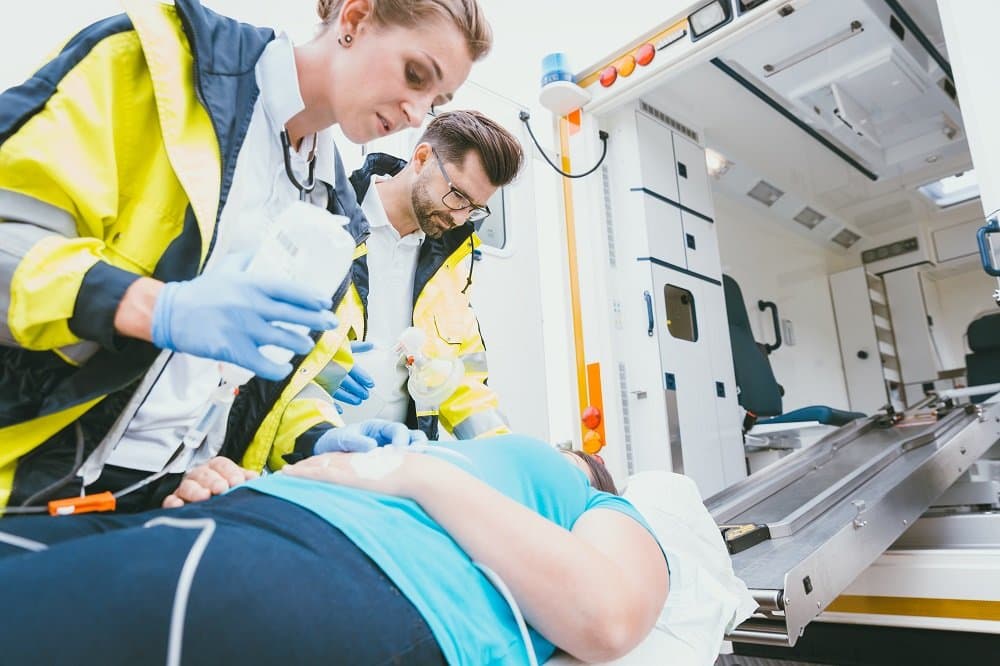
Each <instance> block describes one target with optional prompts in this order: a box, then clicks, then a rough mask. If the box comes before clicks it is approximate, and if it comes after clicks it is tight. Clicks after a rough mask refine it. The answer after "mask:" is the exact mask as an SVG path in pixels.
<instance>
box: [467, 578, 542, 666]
mask: <svg viewBox="0 0 1000 666" xmlns="http://www.w3.org/2000/svg"><path fill="white" fill-rule="evenodd" d="M472 563H473V564H475V565H476V567H477V568H478V569H479V570H480V571H482V572H483V575H484V576H486V579H487V580H489V581H490V582H491V583H493V586H494V587H495V588H497V591H498V592H499V593H500V596H502V597H503V599H504V601H506V602H507V605H508V606H510V610H511V612H512V613H513V614H514V621H516V622H517V628H518V629H519V630H520V631H521V638H522V640H524V649H525V651H526V652H527V655H528V664H529V666H538V656H537V655H536V654H535V645H534V643H532V641H531V634H529V633H528V624H527V623H526V622H525V621H524V615H523V614H522V613H521V607H520V606H518V605H517V602H516V601H515V600H514V595H513V594H512V593H511V591H510V588H508V587H507V584H506V583H504V582H503V578H501V577H500V574H498V573H497V572H495V571H493V570H492V569H490V568H489V567H488V566H486V565H485V564H481V563H479V562H476V561H473V562H472Z"/></svg>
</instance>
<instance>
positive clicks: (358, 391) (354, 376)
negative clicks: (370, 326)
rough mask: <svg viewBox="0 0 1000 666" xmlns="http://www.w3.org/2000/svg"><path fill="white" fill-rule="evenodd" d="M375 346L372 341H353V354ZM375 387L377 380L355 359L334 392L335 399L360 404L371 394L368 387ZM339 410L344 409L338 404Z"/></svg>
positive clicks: (361, 352) (350, 403) (349, 403)
mask: <svg viewBox="0 0 1000 666" xmlns="http://www.w3.org/2000/svg"><path fill="white" fill-rule="evenodd" d="M374 346H375V345H373V344H372V343H371V342H361V341H356V342H352V343H351V354H354V355H357V354H363V353H364V352H366V351H371V349H372V347H374ZM374 387H375V380H374V379H372V376H371V375H369V374H368V373H367V372H365V370H364V368H362V367H361V366H360V365H358V363H357V360H355V362H354V366H353V367H352V368H351V371H350V372H349V373H348V374H347V376H346V377H344V379H343V381H341V382H340V386H338V387H337V390H336V391H334V392H333V399H334V400H337V401H339V402H343V403H346V404H348V405H360V404H361V403H362V402H364V401H365V400H367V399H368V397H369V396H370V395H371V394H370V393H369V392H368V389H370V388H374ZM337 410H338V411H340V412H341V413H343V411H344V410H342V409H340V406H339V405H337Z"/></svg>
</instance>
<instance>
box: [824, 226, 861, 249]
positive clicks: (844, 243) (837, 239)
mask: <svg viewBox="0 0 1000 666" xmlns="http://www.w3.org/2000/svg"><path fill="white" fill-rule="evenodd" d="M830 240H831V241H833V242H834V243H836V244H837V245H839V246H840V247H842V248H844V249H847V248H849V247H851V246H852V245H854V244H855V243H857V242H858V241H859V240H861V236H859V235H858V234H856V233H854V232H853V231H851V230H850V229H848V228H846V227H845V228H843V229H841V230H840V231H838V232H837V233H836V234H835V235H834V236H833V238H831V239H830Z"/></svg>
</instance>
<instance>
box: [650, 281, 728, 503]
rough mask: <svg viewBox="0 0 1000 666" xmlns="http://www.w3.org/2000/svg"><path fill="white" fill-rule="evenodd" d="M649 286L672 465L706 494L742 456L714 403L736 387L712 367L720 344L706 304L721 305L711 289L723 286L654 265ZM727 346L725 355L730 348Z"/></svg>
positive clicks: (723, 484) (721, 484)
mask: <svg viewBox="0 0 1000 666" xmlns="http://www.w3.org/2000/svg"><path fill="white" fill-rule="evenodd" d="M653 290H654V292H655V304H656V313H657V315H656V323H657V334H658V337H659V340H660V366H661V371H662V372H663V396H664V408H665V409H666V411H667V421H668V423H669V424H670V427H669V430H670V433H669V434H670V453H671V461H672V464H673V469H674V471H677V472H683V473H684V474H686V475H687V476H689V477H691V478H692V479H693V480H694V481H695V483H697V484H698V489H699V490H700V491H701V493H702V495H704V496H705V497H708V496H710V495H712V494H714V493H716V492H718V491H720V490H722V489H723V488H725V487H726V486H727V485H728V483H732V481H728V482H727V476H729V475H730V474H731V468H733V467H738V466H739V465H740V464H741V463H742V460H743V457H742V441H741V439H740V438H739V437H738V436H737V438H736V439H735V441H732V442H724V441H723V438H724V437H726V436H727V435H732V432H731V431H730V429H727V428H720V424H719V404H718V403H719V401H720V400H721V401H724V400H726V398H727V397H729V396H731V395H732V391H733V390H734V387H732V386H730V387H728V388H727V387H726V384H728V382H729V380H728V377H727V378H719V377H717V376H716V373H715V370H714V365H715V364H714V356H715V354H716V353H717V352H719V351H720V350H717V349H716V348H715V347H714V346H713V342H714V341H715V340H716V339H717V336H714V335H713V334H712V332H711V331H710V330H709V329H710V328H712V327H714V326H716V325H717V324H716V322H714V321H713V319H712V317H711V316H710V313H709V310H710V309H711V308H713V307H718V305H720V303H719V302H717V299H714V298H712V295H711V290H718V291H721V288H720V287H718V286H716V285H714V284H711V283H709V282H706V281H704V280H701V279H698V278H695V277H692V276H690V275H686V274H684V273H680V272H678V271H675V270H672V269H669V268H664V267H661V266H654V267H653ZM725 351H726V356H728V355H729V350H728V349H727V350H725ZM720 384H721V385H722V386H720ZM723 394H724V396H723ZM727 444H728V445H730V446H727ZM733 446H736V447H737V453H736V456H737V457H736V459H735V460H733V461H730V462H731V463H732V464H727V463H725V462H724V460H723V457H724V454H725V452H726V451H729V452H730V453H731V452H732V448H733ZM734 480H735V479H734Z"/></svg>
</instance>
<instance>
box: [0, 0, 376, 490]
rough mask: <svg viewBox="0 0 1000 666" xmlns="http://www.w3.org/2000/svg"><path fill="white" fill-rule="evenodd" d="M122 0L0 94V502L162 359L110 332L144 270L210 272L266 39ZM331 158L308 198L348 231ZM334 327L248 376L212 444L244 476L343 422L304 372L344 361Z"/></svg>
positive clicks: (55, 469)
mask: <svg viewBox="0 0 1000 666" xmlns="http://www.w3.org/2000/svg"><path fill="white" fill-rule="evenodd" d="M125 5H126V13H125V14H122V15H119V16H115V17H112V18H108V19H106V20H104V21H101V22H98V23H96V24H94V25H92V26H90V27H88V28H86V29H84V30H83V31H82V32H80V33H79V34H78V35H76V36H75V37H73V38H72V39H71V40H70V41H69V42H68V43H67V44H66V45H65V46H64V47H63V49H62V50H61V51H60V52H59V53H58V54H57V55H56V56H55V57H54V58H53V59H52V60H51V61H50V62H48V63H47V64H46V65H44V66H43V67H42V68H41V69H39V70H38V71H37V72H36V73H35V74H34V75H33V76H32V77H31V78H30V79H29V80H28V81H26V82H25V83H23V84H22V85H20V86H17V87H14V88H11V89H9V90H7V91H5V92H3V93H2V94H0V507H3V506H5V505H7V504H8V502H9V503H11V504H17V503H19V502H23V501H24V499H26V498H27V497H29V496H31V495H32V494H35V493H36V492H38V491H39V490H41V489H45V488H47V487H50V486H52V484H53V482H54V481H58V480H59V479H62V478H63V477H66V478H68V479H69V478H72V472H73V470H74V467H73V466H74V464H77V465H78V460H76V458H77V456H79V455H82V456H83V458H84V459H85V458H86V456H87V455H88V454H89V453H90V452H91V451H92V450H93V449H94V448H95V447H96V446H97V444H98V443H100V441H101V439H102V438H103V437H104V436H105V434H106V433H107V432H108V430H109V429H110V428H111V426H112V424H113V423H114V421H115V419H116V418H117V417H118V416H119V414H120V413H121V412H122V410H123V408H124V406H125V405H126V403H128V401H129V399H130V398H131V397H132V395H133V393H134V392H135V390H136V386H137V384H138V383H139V381H140V380H141V378H142V377H143V375H144V374H145V373H146V371H147V370H148V369H149V367H150V366H151V365H152V363H153V361H154V360H155V359H156V357H157V356H158V354H159V353H160V352H159V350H158V349H156V348H155V347H153V346H152V345H151V344H149V343H146V342H143V341H140V340H136V339H130V338H123V337H120V336H118V335H116V333H115V330H114V325H113V321H114V314H115V310H116V308H117V306H118V303H119V302H120V300H121V298H122V295H123V294H124V292H125V290H126V289H127V288H128V286H129V285H131V284H132V282H133V281H134V280H136V279H138V278H139V277H140V276H153V277H155V278H157V279H160V280H163V281H173V280H185V279H190V278H192V277H194V276H196V275H197V274H198V273H199V272H200V271H201V269H202V267H203V266H204V265H205V261H206V259H207V258H208V256H209V254H210V253H211V251H212V246H213V242H214V239H215V233H216V225H217V224H218V220H219V214H220V212H221V210H222V207H223V205H224V204H225V202H226V197H227V194H228V190H229V187H230V184H231V182H232V177H233V171H234V169H235V166H236V158H237V154H238V153H239V148H240V145H241V144H242V142H243V140H244V137H245V132H246V129H247V126H248V124H249V121H250V116H251V112H252V110H253V105H254V102H255V100H256V98H257V93H258V90H257V85H256V81H255V76H254V64H255V63H256V61H257V59H258V58H259V56H260V54H261V52H262V51H263V49H264V47H265V46H266V44H267V43H268V42H269V41H270V40H271V39H273V37H274V34H273V32H272V31H271V30H269V29H259V28H253V27H250V26H247V25H244V24H240V23H238V22H237V21H233V20H231V19H228V18H225V17H221V16H219V15H217V14H215V13H213V12H211V11H209V10H206V9H204V8H202V7H201V6H200V5H199V3H198V2H197V1H196V0H176V2H175V3H174V4H173V5H166V4H163V3H160V2H157V1H155V0H126V2H125ZM338 159H339V158H338ZM337 167H338V169H337V176H338V177H337V182H336V183H334V184H322V186H320V185H318V186H317V192H316V193H317V194H319V195H320V197H321V198H322V199H323V201H322V203H324V204H325V205H327V207H328V208H329V209H330V210H331V211H333V212H336V213H340V214H344V215H347V216H348V217H350V218H351V220H352V222H351V225H350V226H351V227H356V228H357V229H360V228H361V227H362V226H363V225H364V217H363V215H362V214H361V211H360V207H359V206H357V204H356V201H355V199H354V196H353V191H352V190H351V187H350V183H349V182H348V180H347V177H346V174H345V173H344V169H343V166H342V165H341V164H340V163H339V161H338V164H337ZM324 187H325V190H324ZM342 204H343V205H342ZM357 229H351V231H352V233H354V232H355V231H357ZM346 289H347V284H346V282H345V284H344V285H343V286H342V288H341V291H340V293H339V294H338V298H342V297H343V294H344V293H345V292H346ZM191 325H193V326H196V325H197V322H191ZM346 335H347V329H346V327H340V328H338V329H336V330H334V331H328V332H327V333H325V334H324V335H323V336H322V338H321V339H319V340H318V342H317V345H316V347H315V349H314V350H313V351H312V352H311V353H310V355H309V356H308V357H306V358H304V359H302V358H299V359H296V361H295V362H296V364H297V367H296V371H295V372H294V373H293V374H292V375H291V376H290V378H289V379H287V380H285V381H284V382H266V381H263V380H258V379H254V380H252V382H251V385H250V386H248V387H246V389H245V390H244V391H243V392H242V393H241V395H240V396H239V398H237V401H236V403H235V404H234V406H233V413H232V415H231V417H230V427H229V432H227V437H226V443H225V445H224V449H223V450H224V451H227V452H229V453H230V455H232V456H233V457H234V458H235V459H237V460H242V461H243V464H245V465H247V466H248V467H251V468H254V469H260V468H261V467H262V466H263V465H264V464H265V463H269V464H270V465H271V466H273V467H280V466H281V465H282V464H284V459H283V456H284V455H285V454H288V453H292V452H294V451H296V450H297V449H296V447H298V450H300V451H307V450H309V451H311V442H312V441H314V440H315V433H313V434H312V435H309V436H304V435H305V433H307V431H310V430H313V429H314V428H316V427H322V428H329V427H331V425H334V424H339V423H340V421H339V417H338V416H337V414H336V410H335V408H334V407H333V404H332V400H331V399H330V397H329V395H328V394H327V393H326V391H324V390H322V389H320V388H319V387H318V386H317V385H316V384H315V383H313V381H312V380H313V378H314V377H315V376H316V374H317V373H318V372H319V371H320V370H321V369H323V368H324V367H327V366H328V364H330V363H331V359H332V362H333V364H334V367H340V368H341V369H342V372H344V373H346V372H347V370H348V369H349V368H350V364H351V360H350V351H349V350H348V348H347V347H346V345H344V344H343V343H344V342H345V337H346ZM78 448H82V452H81V451H78ZM76 487H77V488H79V486H78V485H77V486H76ZM52 494H55V496H57V497H61V496H65V495H66V490H65V488H64V489H62V490H59V489H55V488H53V490H52ZM69 494H73V492H69ZM38 499H39V500H42V499H47V498H44V497H40V498H38Z"/></svg>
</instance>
